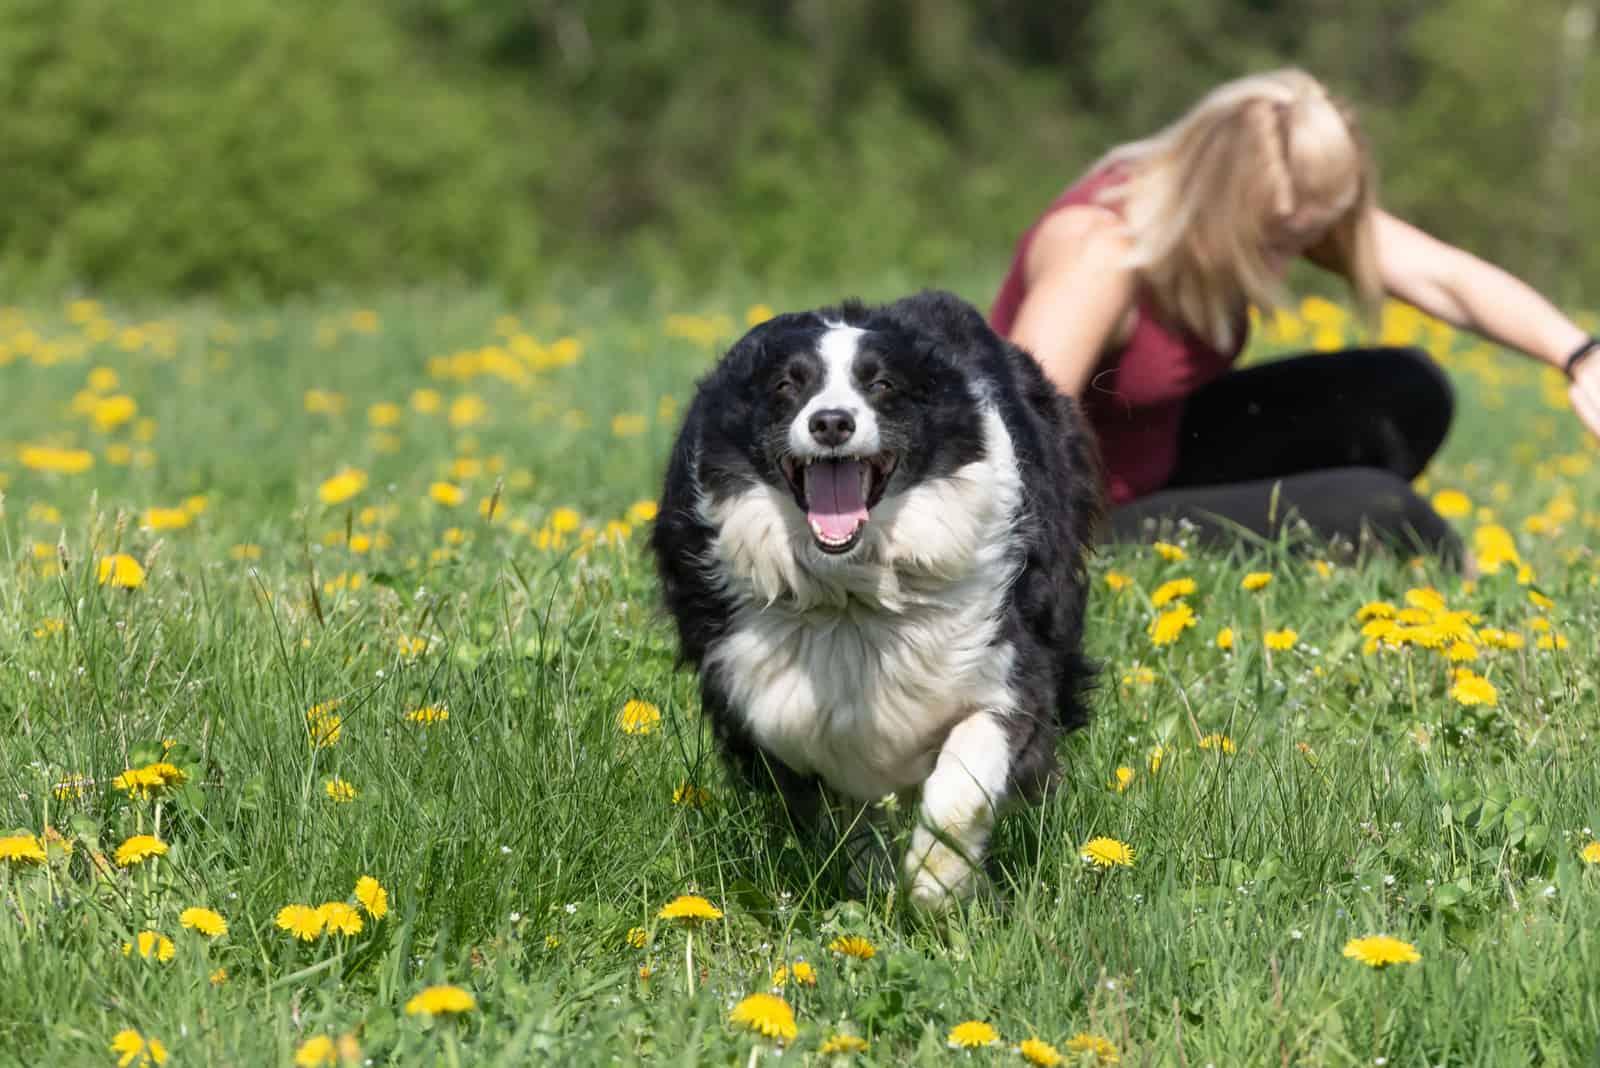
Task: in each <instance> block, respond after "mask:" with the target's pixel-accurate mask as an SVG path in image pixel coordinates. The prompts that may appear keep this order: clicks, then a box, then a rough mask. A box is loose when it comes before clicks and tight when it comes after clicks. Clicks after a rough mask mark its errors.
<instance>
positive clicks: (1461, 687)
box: [1450, 668, 1500, 708]
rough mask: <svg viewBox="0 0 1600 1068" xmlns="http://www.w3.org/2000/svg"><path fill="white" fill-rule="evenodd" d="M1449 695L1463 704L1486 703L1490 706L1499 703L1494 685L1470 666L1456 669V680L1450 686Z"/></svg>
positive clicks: (1498, 696)
mask: <svg viewBox="0 0 1600 1068" xmlns="http://www.w3.org/2000/svg"><path fill="white" fill-rule="evenodd" d="M1450 697H1451V699H1452V700H1454V701H1456V702H1457V703H1459V704H1463V705H1488V706H1490V707H1491V708H1492V707H1493V706H1495V705H1497V704H1499V703H1500V695H1499V693H1498V692H1496V690H1495V688H1494V685H1493V684H1492V683H1491V682H1490V681H1489V680H1488V679H1486V678H1484V677H1483V676H1482V675H1478V674H1476V673H1474V672H1473V670H1472V669H1471V668H1457V669H1456V681H1455V685H1453V686H1451V687H1450Z"/></svg>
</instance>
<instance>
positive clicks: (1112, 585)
mask: <svg viewBox="0 0 1600 1068" xmlns="http://www.w3.org/2000/svg"><path fill="white" fill-rule="evenodd" d="M1105 581H1106V586H1107V587H1108V588H1109V589H1110V590H1111V592H1112V593H1121V592H1122V591H1123V590H1125V589H1127V588H1128V587H1129V586H1132V585H1133V579H1131V578H1129V577H1128V576H1127V575H1124V574H1123V573H1122V572H1120V571H1107V572H1106V576H1105Z"/></svg>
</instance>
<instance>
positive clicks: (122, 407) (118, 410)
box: [89, 393, 139, 430]
mask: <svg viewBox="0 0 1600 1068" xmlns="http://www.w3.org/2000/svg"><path fill="white" fill-rule="evenodd" d="M138 414H139V403H138V402H137V401H135V400H134V399H133V398H132V397H129V396H127V395H126V394H120V393H119V394H116V395H115V396H110V397H106V398H104V399H102V400H100V401H97V402H96V403H95V406H94V410H93V411H92V412H91V413H90V414H89V418H90V419H92V420H93V421H94V425H95V426H97V427H99V428H100V429H101V430H115V429H116V428H117V427H119V426H122V425H123V424H125V423H127V422H129V421H131V420H132V419H133V417H134V416H135V415H138Z"/></svg>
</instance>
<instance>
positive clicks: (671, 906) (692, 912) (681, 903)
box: [656, 894, 722, 920]
mask: <svg viewBox="0 0 1600 1068" xmlns="http://www.w3.org/2000/svg"><path fill="white" fill-rule="evenodd" d="M656 916H657V917H658V918H660V919H663V920H720V919H722V910H721V909H719V908H717V907H716V906H715V905H713V904H712V903H711V902H709V901H707V900H706V899H705V898H703V897H700V896H698V895H696V894H680V895H678V896H677V897H675V898H673V899H672V900H671V901H669V902H667V903H666V904H665V905H663V906H661V911H660V912H658V913H656Z"/></svg>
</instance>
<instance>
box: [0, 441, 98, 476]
mask: <svg viewBox="0 0 1600 1068" xmlns="http://www.w3.org/2000/svg"><path fill="white" fill-rule="evenodd" d="M17 459H18V461H20V462H21V464H22V466H23V467H26V468H27V469H28V470H30V471H46V472H49V473H51V474H57V475H78V474H82V473H83V472H85V471H87V470H89V468H91V467H93V466H94V453H92V452H90V451H89V450H88V449H60V448H56V447H55V446H53V445H24V446H22V448H20V449H19V450H17Z"/></svg>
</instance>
